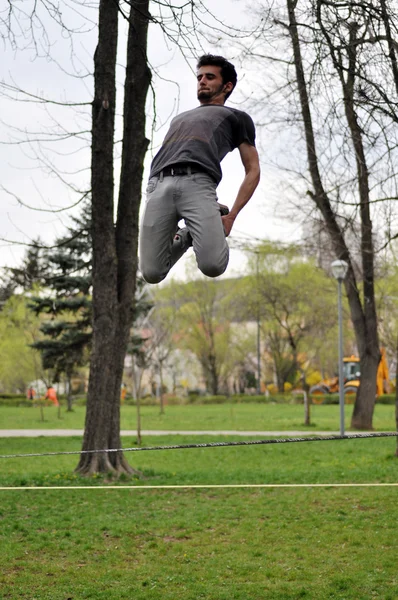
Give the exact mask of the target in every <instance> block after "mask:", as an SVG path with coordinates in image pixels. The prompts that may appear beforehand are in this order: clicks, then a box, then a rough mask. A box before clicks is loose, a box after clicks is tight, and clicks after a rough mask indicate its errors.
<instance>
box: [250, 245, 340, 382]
mask: <svg viewBox="0 0 398 600" xmlns="http://www.w3.org/2000/svg"><path fill="white" fill-rule="evenodd" d="M249 271H250V275H249V276H248V277H247V278H246V279H245V280H242V282H241V293H242V299H243V304H244V305H245V306H246V307H247V311H249V312H250V314H251V315H252V318H254V316H255V315H258V318H259V321H260V323H261V333H262V341H263V344H264V347H265V351H266V352H267V353H268V354H269V356H270V357H271V358H272V361H273V364H274V372H275V375H276V380H277V385H278V389H279V391H280V392H283V391H284V384H285V383H286V382H289V383H291V384H295V383H296V382H297V378H298V376H299V373H300V370H301V369H302V368H303V364H304V363H308V362H310V363H313V367H314V362H315V361H316V359H317V358H318V357H317V354H318V352H319V346H320V345H324V344H325V342H326V340H328V339H329V340H330V336H331V333H333V332H334V329H335V325H336V321H337V314H336V310H335V294H334V289H333V288H334V285H333V283H332V281H331V280H330V279H329V278H328V277H327V276H326V275H325V273H324V272H323V271H322V269H319V268H317V266H316V264H315V263H314V261H313V260H312V259H311V258H308V257H306V256H305V253H304V251H303V249H302V248H300V247H298V246H295V245H284V244H280V243H275V242H263V243H262V244H259V245H258V246H257V247H256V248H255V249H252V250H251V251H250V258H249ZM242 299H241V301H242Z"/></svg>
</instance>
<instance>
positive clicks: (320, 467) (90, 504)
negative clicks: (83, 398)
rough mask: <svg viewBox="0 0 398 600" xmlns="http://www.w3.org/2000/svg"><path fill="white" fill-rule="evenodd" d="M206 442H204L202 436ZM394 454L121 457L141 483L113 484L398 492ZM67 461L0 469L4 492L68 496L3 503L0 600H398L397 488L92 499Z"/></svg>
mask: <svg viewBox="0 0 398 600" xmlns="http://www.w3.org/2000/svg"><path fill="white" fill-rule="evenodd" d="M192 439H193V438H189V437H185V436H171V437H158V438H156V437H154V438H147V439H146V440H145V441H146V442H147V443H148V444H149V445H155V444H156V445H158V444H173V443H178V442H182V443H187V442H189V441H192ZM194 439H195V440H197V441H199V440H198V438H194ZM207 440H214V438H213V437H211V438H210V437H204V438H200V441H207ZM130 443H131V440H129V439H128V438H124V444H125V445H126V447H127V446H129V444H130ZM395 444H396V441H395V439H390V438H387V439H373V440H371V439H368V440H344V441H325V442H310V443H299V444H286V445H277V444H276V445H270V446H250V447H233V448H209V449H189V450H171V451H156V452H138V453H135V454H134V453H129V454H127V456H128V458H129V460H130V463H131V464H133V465H134V466H136V467H137V468H139V469H140V470H141V471H142V473H143V479H141V480H137V479H135V480H132V481H121V482H120V483H121V484H123V485H126V484H129V485H130V484H131V485H135V484H140V485H142V484H144V485H153V484H157V485H163V484H168V485H170V484H184V485H188V484H204V485H210V484H222V483H316V482H317V483H338V482H398V462H397V461H398V459H397V458H395V456H394V453H395ZM80 445H81V439H80V438H38V439H21V438H14V439H8V440H6V439H0V453H1V454H10V453H25V452H32V451H34V452H46V451H56V450H66V451H70V450H75V449H79V448H80ZM77 460H78V457H77V456H62V457H40V458H37V457H35V458H26V459H1V463H0V464H1V470H0V483H1V485H8V486H11V485H26V486H27V485H38V486H42V485H55V484H56V485H60V484H61V485H63V486H65V489H61V490H44V489H40V487H38V488H37V489H34V490H22V491H11V490H6V491H0V544H1V569H0V598H1V600H8V599H13V600H14V599H15V600H20V599H26V600H67V599H68V598H69V599H72V600H84V599H91V600H122V599H126V600H132V599H134V600H144V599H145V600H198V599H204V600H263V599H269V600H290V599H291V600H293V599H299V598H310V599H314V600H323V599H332V598H333V599H335V598H339V599H341V600H343V599H344V600H351V599H352V600H371V599H374V598H379V599H380V600H396V598H398V576H397V569H396V557H397V541H396V540H397V523H398V502H397V493H398V488H298V489H291V488H290V489H277V488H273V489H237V490H232V489H210V488H209V489H200V490H198V489H181V490H150V489H147V490H145V489H144V490H142V489H135V490H134V489H132V490H131V489H129V490H127V489H119V490H118V489H99V487H98V484H104V483H105V484H106V482H105V481H104V480H103V479H102V478H90V479H89V480H88V481H87V480H83V479H81V478H77V477H76V476H74V475H73V468H74V467H75V466H76V464H77ZM71 484H72V485H76V484H78V485H81V484H83V485H84V484H89V485H90V486H91V487H90V489H88V490H73V489H68V486H70V485H71Z"/></svg>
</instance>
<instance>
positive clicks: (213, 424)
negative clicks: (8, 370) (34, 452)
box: [0, 404, 395, 431]
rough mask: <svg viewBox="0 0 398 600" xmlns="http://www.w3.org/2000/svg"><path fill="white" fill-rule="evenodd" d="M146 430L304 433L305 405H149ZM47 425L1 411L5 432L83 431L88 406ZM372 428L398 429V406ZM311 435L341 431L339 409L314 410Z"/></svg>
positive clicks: (49, 417) (132, 415)
mask: <svg viewBox="0 0 398 600" xmlns="http://www.w3.org/2000/svg"><path fill="white" fill-rule="evenodd" d="M352 410H353V406H352V405H349V406H346V410H345V416H346V419H345V424H346V429H347V431H349V429H350V420H351V414H352ZM141 414H142V428H143V429H154V430H171V431H178V430H186V431H193V430H218V429H219V430H229V431H231V430H241V431H244V430H249V431H250V430H251V431H285V430H286V431H288V430H304V429H306V427H304V407H303V406H302V405H300V404H264V405H262V404H216V405H214V404H213V405H188V406H167V407H166V412H165V414H164V415H160V414H159V407H156V406H145V407H142V409H141ZM44 416H45V419H46V420H45V421H44V422H42V421H40V411H39V409H38V408H31V407H27V408H23V407H19V408H18V407H16V408H14V407H8V406H3V407H1V408H0V428H2V429H5V428H7V429H83V427H84V417H85V408H84V407H76V408H75V410H74V412H71V413H68V412H66V410H65V409H63V411H62V418H61V419H59V418H57V409H56V408H53V407H48V408H45V409H44ZM136 423H137V420H136V408H135V407H132V406H123V407H122V409H121V428H122V429H135V428H136ZM373 425H374V428H375V430H377V431H382V430H390V431H394V430H395V406H392V405H385V404H376V407H375V413H374V421H373ZM307 429H308V430H309V431H339V407H338V405H321V406H312V407H311V426H310V427H308V428H307Z"/></svg>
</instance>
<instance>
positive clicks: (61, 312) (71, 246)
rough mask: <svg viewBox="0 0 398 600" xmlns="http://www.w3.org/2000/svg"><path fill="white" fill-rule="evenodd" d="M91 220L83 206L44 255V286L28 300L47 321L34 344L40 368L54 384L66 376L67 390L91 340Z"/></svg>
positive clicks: (34, 310) (86, 356)
mask: <svg viewBox="0 0 398 600" xmlns="http://www.w3.org/2000/svg"><path fill="white" fill-rule="evenodd" d="M90 224H91V219H90V216H89V207H88V206H87V205H85V206H84V208H83V211H82V213H81V215H80V217H78V218H75V219H74V225H73V227H68V230H67V234H66V235H64V236H62V237H61V238H58V239H57V240H56V243H55V246H56V247H55V248H54V249H53V250H49V251H47V252H46V255H45V260H46V266H47V273H48V276H47V279H46V287H45V288H43V290H41V293H40V295H37V296H35V297H32V298H31V302H30V308H31V309H32V311H33V312H34V313H35V314H36V315H40V314H45V315H48V316H49V317H50V318H49V319H47V320H44V321H43V322H42V325H41V331H42V333H43V338H42V339H41V340H39V341H36V342H34V344H33V347H34V348H36V349H37V350H39V351H40V353H41V356H42V362H43V367H44V368H45V369H52V370H53V375H54V381H59V380H60V377H61V375H62V374H65V375H66V378H67V381H68V384H69V385H68V389H70V380H71V377H72V375H73V373H74V371H75V369H76V367H78V366H83V365H84V364H86V363H87V360H88V350H89V345H90V341H91V318H92V315H91V298H90V293H91V235H90V229H91V225H90Z"/></svg>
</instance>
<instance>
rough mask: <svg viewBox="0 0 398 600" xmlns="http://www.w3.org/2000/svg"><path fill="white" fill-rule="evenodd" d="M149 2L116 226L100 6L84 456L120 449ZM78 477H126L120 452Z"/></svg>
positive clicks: (90, 461)
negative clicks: (85, 452)
mask: <svg viewBox="0 0 398 600" xmlns="http://www.w3.org/2000/svg"><path fill="white" fill-rule="evenodd" d="M148 2H149V0H148V1H146V2H145V1H144V2H142V1H140V2H132V3H131V12H130V19H129V33H128V47H127V66H126V81H125V92H124V93H125V96H124V131H123V148H122V169H121V176H120V192H119V201H118V210H117V222H116V227H115V225H114V172H113V145H114V127H115V103H116V83H115V71H116V57H117V40H118V9H119V6H118V3H117V2H116V1H114V0H101V2H100V8H99V35H98V45H97V49H96V52H95V57H94V67H95V68H94V80H95V93H94V94H95V95H94V101H93V112H92V162H91V169H92V238H93V342H92V344H93V345H92V354H91V364H90V378H89V389H88V396H87V412H86V423H85V432H84V439H83V450H102V449H103V450H108V449H112V448H121V439H120V386H121V383H122V374H123V366H124V357H125V354H126V350H127V342H128V338H129V332H130V326H131V321H132V312H133V299H134V294H135V284H136V271H137V244H138V213H139V206H140V201H141V185H142V175H143V161H144V156H145V152H146V149H147V140H146V138H145V101H146V94H147V91H148V86H149V83H150V72H149V68H148V65H147V59H146V47H147V31H148V21H149V13H148ZM77 471H78V472H80V473H82V474H91V473H94V472H103V473H106V472H111V473H132V472H133V469H132V468H131V467H130V465H129V464H128V462H127V461H126V459H125V457H124V455H123V453H122V452H112V453H108V452H104V453H96V454H82V455H81V458H80V462H79V464H78V467H77Z"/></svg>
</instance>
